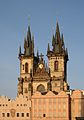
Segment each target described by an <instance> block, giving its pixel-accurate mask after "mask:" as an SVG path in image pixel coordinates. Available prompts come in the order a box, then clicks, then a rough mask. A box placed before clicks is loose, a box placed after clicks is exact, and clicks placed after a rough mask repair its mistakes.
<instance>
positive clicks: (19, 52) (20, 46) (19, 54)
mask: <svg viewBox="0 0 84 120" xmlns="http://www.w3.org/2000/svg"><path fill="white" fill-rule="evenodd" d="M20 55H21V45H20V47H19V57H20Z"/></svg>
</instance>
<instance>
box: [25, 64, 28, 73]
mask: <svg viewBox="0 0 84 120" xmlns="http://www.w3.org/2000/svg"><path fill="white" fill-rule="evenodd" d="M25 73H28V63H25Z"/></svg>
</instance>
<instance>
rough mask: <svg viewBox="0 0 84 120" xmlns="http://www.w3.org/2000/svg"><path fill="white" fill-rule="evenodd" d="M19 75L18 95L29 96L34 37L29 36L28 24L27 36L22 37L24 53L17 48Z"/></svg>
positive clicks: (33, 58)
mask: <svg viewBox="0 0 84 120" xmlns="http://www.w3.org/2000/svg"><path fill="white" fill-rule="evenodd" d="M19 60H20V77H19V78H18V80H19V83H18V95H20V94H23V95H24V96H31V92H32V91H31V86H32V85H31V84H32V83H31V81H32V80H31V76H32V75H33V73H34V69H33V68H34V65H35V64H34V61H35V57H34V37H33V36H32V37H31V31H30V26H28V31H27V37H26V38H25V39H24V53H22V52H21V47H20V48H19Z"/></svg>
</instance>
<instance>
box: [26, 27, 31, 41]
mask: <svg viewBox="0 0 84 120" xmlns="http://www.w3.org/2000/svg"><path fill="white" fill-rule="evenodd" d="M27 40H28V41H29V43H30V41H31V31H30V26H28V32H27Z"/></svg>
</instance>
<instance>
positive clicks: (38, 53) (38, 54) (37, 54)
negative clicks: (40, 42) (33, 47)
mask: <svg viewBox="0 0 84 120" xmlns="http://www.w3.org/2000/svg"><path fill="white" fill-rule="evenodd" d="M37 58H39V51H38V50H37Z"/></svg>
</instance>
